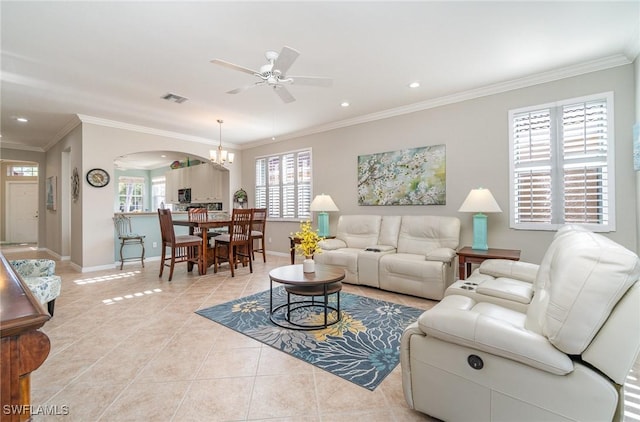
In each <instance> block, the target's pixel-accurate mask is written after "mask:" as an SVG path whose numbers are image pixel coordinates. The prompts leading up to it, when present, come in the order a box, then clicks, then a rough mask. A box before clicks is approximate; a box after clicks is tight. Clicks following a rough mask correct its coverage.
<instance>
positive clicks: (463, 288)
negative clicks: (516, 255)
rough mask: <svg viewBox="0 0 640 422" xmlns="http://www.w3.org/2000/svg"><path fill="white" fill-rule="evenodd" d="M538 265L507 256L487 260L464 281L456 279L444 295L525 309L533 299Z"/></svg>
mask: <svg viewBox="0 0 640 422" xmlns="http://www.w3.org/2000/svg"><path fill="white" fill-rule="evenodd" d="M539 267H540V266H539V265H536V264H532V263H529V262H521V261H512V260H509V259H488V260H486V261H484V262H483V263H482V264H480V267H478V268H477V269H476V270H475V271H474V272H473V273H472V274H471V276H469V277H468V278H467V279H466V280H457V281H456V282H454V283H453V284H452V285H450V286H449V287H447V290H445V292H444V295H445V296H450V295H461V296H467V297H470V298H472V299H474V300H475V301H477V302H490V303H495V304H496V305H500V306H504V307H505V308H509V309H513V310H515V311H519V312H526V311H527V307H529V304H530V303H531V300H532V299H533V293H534V291H533V283H534V281H535V279H536V275H537V274H538V268H539Z"/></svg>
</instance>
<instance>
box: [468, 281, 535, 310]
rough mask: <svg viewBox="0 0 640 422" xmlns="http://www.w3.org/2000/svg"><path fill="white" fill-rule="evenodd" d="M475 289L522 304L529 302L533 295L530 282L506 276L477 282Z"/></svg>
mask: <svg viewBox="0 0 640 422" xmlns="http://www.w3.org/2000/svg"><path fill="white" fill-rule="evenodd" d="M469 280H471V279H469ZM476 291H477V292H478V293H479V294H482V295H487V296H493V297H498V298H501V299H507V300H513V301H515V302H519V303H524V304H528V303H530V302H531V298H532V297H533V285H532V284H531V283H527V282H524V281H520V280H514V279H513V278H507V277H498V278H492V279H489V280H486V281H484V282H482V283H479V284H478V287H477V288H476Z"/></svg>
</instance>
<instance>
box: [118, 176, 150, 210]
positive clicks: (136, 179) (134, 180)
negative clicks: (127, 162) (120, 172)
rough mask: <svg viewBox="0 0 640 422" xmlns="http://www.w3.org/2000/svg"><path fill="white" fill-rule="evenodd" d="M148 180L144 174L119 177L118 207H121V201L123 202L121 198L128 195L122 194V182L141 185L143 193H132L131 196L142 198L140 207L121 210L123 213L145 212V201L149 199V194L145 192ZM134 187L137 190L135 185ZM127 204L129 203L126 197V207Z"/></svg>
mask: <svg viewBox="0 0 640 422" xmlns="http://www.w3.org/2000/svg"><path fill="white" fill-rule="evenodd" d="M146 182H147V181H146V179H145V178H144V177H143V176H119V177H118V209H120V203H121V202H120V199H121V197H123V196H126V194H125V195H121V194H120V185H122V184H125V185H126V184H130V185H141V187H140V192H141V194H140V195H135V194H133V193H132V194H131V198H140V204H139V208H137V207H136V209H134V210H127V209H125V210H120V212H123V213H129V212H143V211H144V210H145V203H146V201H147V198H146V196H147V195H146V194H145V193H146ZM133 189H134V191H135V187H134V188H133ZM126 204H127V203H126V199H125V201H124V205H125V208H126Z"/></svg>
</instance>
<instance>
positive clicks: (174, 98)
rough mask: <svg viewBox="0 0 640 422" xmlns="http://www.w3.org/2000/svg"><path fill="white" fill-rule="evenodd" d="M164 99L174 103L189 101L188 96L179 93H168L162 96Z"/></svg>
mask: <svg viewBox="0 0 640 422" xmlns="http://www.w3.org/2000/svg"><path fill="white" fill-rule="evenodd" d="M162 99H164V100H167V101H173V102H174V103H178V104H182V103H184V102H185V101H187V98H185V97H181V96H179V95H176V94H172V93H168V94H166V95H164V96H163V97H162Z"/></svg>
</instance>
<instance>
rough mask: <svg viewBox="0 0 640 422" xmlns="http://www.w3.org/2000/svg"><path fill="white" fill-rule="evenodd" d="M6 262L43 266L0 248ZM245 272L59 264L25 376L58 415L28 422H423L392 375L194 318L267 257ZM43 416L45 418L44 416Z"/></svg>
mask: <svg viewBox="0 0 640 422" xmlns="http://www.w3.org/2000/svg"><path fill="white" fill-rule="evenodd" d="M2 252H3V253H4V254H5V256H7V258H9V259H15V258H32V257H48V256H47V255H46V254H44V253H43V252H37V251H33V250H30V249H29V248H26V249H25V248H22V249H3V250H2ZM267 260H268V262H267V263H266V264H263V263H262V261H261V260H258V261H257V262H256V263H255V267H254V272H253V274H250V273H249V271H248V268H247V269H239V270H238V272H237V274H236V277H234V278H231V277H230V275H229V272H228V270H227V271H221V272H219V273H218V274H213V273H212V271H210V273H209V274H207V275H205V276H202V277H200V276H198V275H197V270H194V272H193V273H187V271H186V265H185V264H178V265H177V266H176V269H175V273H174V277H173V281H171V282H168V281H166V280H167V273H166V272H165V276H164V277H163V279H159V278H158V268H159V263H158V261H147V262H146V267H145V268H142V267H141V266H139V265H130V266H125V268H124V270H122V271H120V270H117V269H114V270H108V271H99V272H91V273H84V274H82V273H78V272H75V271H74V270H72V269H71V267H70V265H69V264H68V263H66V262H58V263H57V268H56V272H57V273H58V274H60V275H61V276H62V278H63V286H62V294H61V295H60V297H59V298H58V300H57V301H56V309H55V316H54V317H53V318H52V319H51V320H50V321H49V322H47V323H46V324H45V326H44V327H43V331H44V332H45V333H46V334H47V335H48V336H49V338H50V340H51V353H50V355H49V357H48V358H47V360H46V361H45V363H44V364H43V365H42V367H40V368H39V369H38V370H36V371H35V372H34V373H33V374H32V379H31V388H32V404H33V405H36V406H38V405H46V406H53V408H55V409H60V410H64V409H67V410H68V415H65V416H57V417H56V416H44V415H36V416H34V418H33V419H34V420H35V421H45V420H46V421H48V420H63V421H243V420H269V421H342V420H344V421H353V420H366V421H425V420H426V421H429V420H432V419H430V418H429V417H428V416H426V415H423V414H421V413H418V412H415V411H412V410H410V409H409V408H408V407H407V405H406V403H405V401H404V396H403V393H402V383H401V372H400V366H398V367H397V368H396V369H395V370H394V371H393V372H392V373H391V374H390V375H389V376H388V377H387V378H386V379H385V380H384V381H383V382H382V384H381V385H380V386H379V387H378V388H377V389H376V390H375V391H369V390H366V389H364V388H361V387H358V386H357V385H355V384H352V383H350V382H348V381H344V380H342V379H341V378H339V377H336V376H334V375H331V374H329V373H327V372H325V371H323V370H320V369H317V368H315V367H314V366H313V365H310V364H307V363H304V362H302V361H300V360H298V359H295V358H293V357H290V356H289V355H287V354H285V353H282V352H280V351H277V350H275V349H273V348H271V347H269V346H265V345H263V344H262V343H260V342H257V341H255V340H252V339H250V338H248V337H246V336H244V335H242V334H238V333H236V332H235V331H233V330H230V329H228V328H225V327H223V326H221V325H219V324H217V323H215V322H212V321H210V320H208V319H206V318H203V317H201V316H199V315H196V314H195V313H194V311H196V310H198V309H201V308H205V307H209V306H212V305H216V304H219V303H224V302H227V301H229V300H232V299H236V298H239V297H243V296H247V295H250V294H253V293H257V292H260V291H263V290H266V289H268V288H269V279H268V276H267V274H268V272H269V270H270V269H272V268H275V267H277V266H280V265H286V264H288V257H279V256H272V255H269V256H268V259H267ZM345 291H348V292H351V293H357V294H362V295H367V296H371V297H376V298H379V299H384V300H389V301H393V302H397V303H402V304H405V305H408V306H414V307H417V308H421V309H428V308H430V307H431V306H433V305H434V304H435V302H433V301H429V300H424V299H418V298H414V297H409V296H404V295H398V294H394V293H390V292H383V291H379V290H376V289H369V288H362V287H358V286H352V285H345ZM638 373H640V366H639V365H638V364H636V367H635V369H634V371H633V372H632V373H631V374H630V375H629V383H628V385H627V397H628V403H627V406H626V408H625V420H626V421H636V420H639V421H640V381H639V380H638V379H637V378H638ZM49 409H51V407H49Z"/></svg>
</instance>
